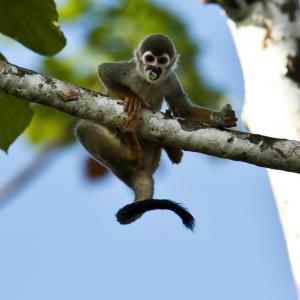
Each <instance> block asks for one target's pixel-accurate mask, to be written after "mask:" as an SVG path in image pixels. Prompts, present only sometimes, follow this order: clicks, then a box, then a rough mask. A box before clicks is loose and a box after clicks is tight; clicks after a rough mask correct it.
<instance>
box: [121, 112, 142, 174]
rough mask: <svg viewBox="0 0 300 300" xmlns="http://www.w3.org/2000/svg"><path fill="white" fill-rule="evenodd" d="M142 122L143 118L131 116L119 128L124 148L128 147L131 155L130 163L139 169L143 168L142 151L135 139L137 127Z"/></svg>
mask: <svg viewBox="0 0 300 300" xmlns="http://www.w3.org/2000/svg"><path fill="white" fill-rule="evenodd" d="M142 121H143V118H141V117H137V116H136V115H134V114H131V115H130V117H129V118H128V119H126V120H125V121H124V122H123V123H122V124H121V126H120V130H121V132H122V135H123V138H124V142H125V144H126V146H128V148H129V149H130V151H131V154H132V162H131V163H132V164H133V165H135V166H137V167H138V168H140V169H142V168H143V160H142V150H141V145H140V143H139V140H138V138H137V134H136V131H137V129H138V127H139V125H140V124H141V123H142Z"/></svg>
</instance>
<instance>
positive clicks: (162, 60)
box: [158, 57, 168, 65]
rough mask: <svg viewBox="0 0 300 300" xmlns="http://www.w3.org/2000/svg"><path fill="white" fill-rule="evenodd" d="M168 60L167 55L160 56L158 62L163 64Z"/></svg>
mask: <svg viewBox="0 0 300 300" xmlns="http://www.w3.org/2000/svg"><path fill="white" fill-rule="evenodd" d="M167 62H168V59H167V58H166V57H160V58H159V59H158V63H159V64H161V65H164V64H166V63H167Z"/></svg>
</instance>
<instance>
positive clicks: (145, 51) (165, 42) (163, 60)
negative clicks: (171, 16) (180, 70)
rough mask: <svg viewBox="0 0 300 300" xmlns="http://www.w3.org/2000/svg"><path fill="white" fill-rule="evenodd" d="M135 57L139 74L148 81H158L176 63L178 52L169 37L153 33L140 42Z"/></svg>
mask: <svg viewBox="0 0 300 300" xmlns="http://www.w3.org/2000/svg"><path fill="white" fill-rule="evenodd" d="M135 57H136V61H137V68H138V72H139V74H140V75H141V76H142V77H143V78H145V79H146V80H147V81H148V82H150V83H158V82H159V81H161V80H163V79H164V78H166V77H167V76H168V75H169V73H170V71H171V70H172V68H173V67H174V66H175V65H176V61H177V58H178V54H177V53H176V49H175V47H174V44H173V42H172V41H171V39H170V38H169V37H167V36H166V35H164V34H161V33H155V34H151V35H148V36H146V37H145V38H144V39H143V40H142V41H141V42H140V44H139V46H138V48H137V49H136V51H135Z"/></svg>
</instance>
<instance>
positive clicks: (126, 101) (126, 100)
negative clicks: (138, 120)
mask: <svg viewBox="0 0 300 300" xmlns="http://www.w3.org/2000/svg"><path fill="white" fill-rule="evenodd" d="M124 102H125V105H124V111H125V112H127V111H128V104H129V97H126V98H125V99H124Z"/></svg>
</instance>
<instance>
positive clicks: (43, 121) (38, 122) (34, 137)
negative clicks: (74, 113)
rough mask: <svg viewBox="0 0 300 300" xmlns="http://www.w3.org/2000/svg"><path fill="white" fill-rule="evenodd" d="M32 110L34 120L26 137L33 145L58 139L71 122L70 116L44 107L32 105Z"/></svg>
mask: <svg viewBox="0 0 300 300" xmlns="http://www.w3.org/2000/svg"><path fill="white" fill-rule="evenodd" d="M32 109H33V111H34V118H33V119H32V122H31V123H30V126H29V127H28V128H27V129H26V135H27V137H29V139H30V141H31V142H32V143H34V144H37V143H41V142H45V141H50V140H55V139H57V138H59V137H60V136H61V135H62V133H63V132H64V131H65V130H66V128H67V126H70V122H71V120H73V117H71V116H70V115H68V114H65V113H63V112H61V111H59V110H56V109H53V108H49V107H46V106H42V105H33V106H32Z"/></svg>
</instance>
